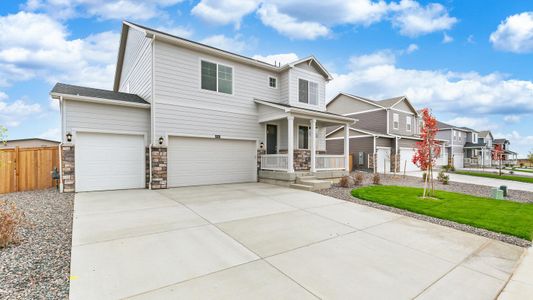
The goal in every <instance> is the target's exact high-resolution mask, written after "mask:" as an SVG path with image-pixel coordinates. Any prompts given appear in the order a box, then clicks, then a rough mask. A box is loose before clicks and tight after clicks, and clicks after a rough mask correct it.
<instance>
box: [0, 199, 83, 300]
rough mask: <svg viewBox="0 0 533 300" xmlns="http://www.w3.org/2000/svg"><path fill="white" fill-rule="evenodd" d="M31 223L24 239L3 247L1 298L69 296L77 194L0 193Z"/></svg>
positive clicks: (26, 228)
mask: <svg viewBox="0 0 533 300" xmlns="http://www.w3.org/2000/svg"><path fill="white" fill-rule="evenodd" d="M0 200H8V201H12V202H14V203H15V204H16V205H17V207H18V208H19V209H20V210H22V211H23V212H24V214H25V217H26V220H27V221H28V225H27V226H26V227H24V228H23V229H22V230H21V231H20V237H21V241H20V242H19V243H18V244H12V245H9V246H8V247H7V248H3V249H0V299H67V298H68V292H69V274H70V250H71V245H72V214H73V205H74V194H60V193H58V192H57V191H56V190H54V189H50V190H43V191H31V192H19V193H11V194H4V195H0Z"/></svg>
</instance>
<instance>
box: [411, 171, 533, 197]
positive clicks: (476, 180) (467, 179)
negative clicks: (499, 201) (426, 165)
mask: <svg viewBox="0 0 533 300" xmlns="http://www.w3.org/2000/svg"><path fill="white" fill-rule="evenodd" d="M422 174H423V172H422V171H413V172H407V173H406V175H408V176H415V177H419V178H422ZM447 174H448V175H449V176H450V181H455V182H463V183H470V184H477V185H485V186H492V187H499V186H501V185H506V186H507V188H508V189H510V190H517V191H526V192H533V183H527V182H518V181H512V180H504V179H496V178H486V177H479V176H470V175H461V174H454V173H447ZM437 176H438V171H437V170H435V171H434V172H433V177H435V178H437Z"/></svg>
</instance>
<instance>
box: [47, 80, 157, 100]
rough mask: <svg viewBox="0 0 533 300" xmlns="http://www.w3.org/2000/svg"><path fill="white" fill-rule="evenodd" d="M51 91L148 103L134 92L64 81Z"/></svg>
mask: <svg viewBox="0 0 533 300" xmlns="http://www.w3.org/2000/svg"><path fill="white" fill-rule="evenodd" d="M52 93H58V94H65V95H73V96H84V97H93V98H100V99H107V100H116V101H124V102H130V103H139V104H149V103H148V102H146V101H145V100H144V99H143V98H141V97H140V96H138V95H135V94H128V93H121V92H114V91H110V90H102V89H95V88H89V87H84V86H77V85H70V84H65V83H59V82H58V83H57V84H56V85H55V86H54V88H53V89H52Z"/></svg>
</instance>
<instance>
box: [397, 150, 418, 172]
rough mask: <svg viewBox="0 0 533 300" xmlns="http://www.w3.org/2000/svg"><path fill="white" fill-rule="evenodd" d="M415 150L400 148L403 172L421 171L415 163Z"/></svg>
mask: <svg viewBox="0 0 533 300" xmlns="http://www.w3.org/2000/svg"><path fill="white" fill-rule="evenodd" d="M415 152H416V151H415V150H414V149H411V148H409V149H407V148H404V149H401V148H400V169H401V171H403V170H404V169H405V171H407V172H409V171H419V170H420V169H419V168H418V167H417V166H416V165H415V164H414V163H413V157H414V156H415Z"/></svg>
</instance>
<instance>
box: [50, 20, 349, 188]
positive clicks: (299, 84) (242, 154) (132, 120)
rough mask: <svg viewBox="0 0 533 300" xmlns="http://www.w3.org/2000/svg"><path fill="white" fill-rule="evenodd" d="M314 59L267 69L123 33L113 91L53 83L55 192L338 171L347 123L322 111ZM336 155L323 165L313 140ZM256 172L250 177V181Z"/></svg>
mask: <svg viewBox="0 0 533 300" xmlns="http://www.w3.org/2000/svg"><path fill="white" fill-rule="evenodd" d="M330 80H331V75H330V74H329V72H328V71H327V70H326V69H325V68H324V66H323V65H322V64H321V63H320V62H319V61H318V60H317V59H316V58H314V57H312V56H311V57H308V58H305V59H301V60H298V61H295V62H293V63H289V64H285V65H272V64H268V63H265V62H261V61H258V60H255V59H252V58H249V57H245V56H242V55H238V54H235V53H231V52H228V51H224V50H221V49H217V48H214V47H210V46H207V45H204V44H201V43H197V42H194V41H191V40H187V39H184V38H181V37H177V36H173V35H171V34H168V33H164V32H160V31H157V30H154V29H151V28H148V27H145V26H141V25H137V24H133V23H130V22H123V26H122V34H121V39H120V47H119V53H118V60H117V67H116V74H115V80H114V84H113V90H111V91H110V90H101V89H93V88H87V87H80V86H73V85H67V84H62V83H58V84H57V85H56V86H55V87H54V88H53V90H52V91H51V96H52V97H53V98H54V99H58V100H59V103H60V109H61V119H62V126H61V131H62V144H61V146H60V147H61V164H60V165H61V172H60V173H61V185H62V188H63V189H64V191H93V190H110V189H127V188H143V187H148V188H152V189H157V188H166V187H179V186H189V185H202V184H218V183H232V182H251V181H256V180H257V179H258V173H259V177H262V176H264V177H266V178H269V176H270V175H269V174H270V173H276V175H279V174H280V173H281V174H288V176H286V178H289V179H294V175H293V174H294V173H295V172H298V171H303V172H311V173H320V172H321V171H328V172H323V174H332V171H339V172H345V170H346V169H347V168H348V148H347V147H348V143H349V141H348V138H347V137H348V127H349V125H351V124H353V123H354V122H355V120H354V118H352V117H349V116H343V115H339V114H334V113H331V112H327V111H326V103H325V85H326V84H327V82H328V81H330ZM329 126H341V127H342V128H343V129H344V131H345V132H346V134H345V136H346V141H347V142H346V149H345V151H344V152H343V153H342V154H341V155H325V154H324V153H325V147H326V145H325V128H326V127H329ZM258 165H259V168H260V169H261V170H260V172H258Z"/></svg>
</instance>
